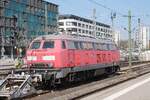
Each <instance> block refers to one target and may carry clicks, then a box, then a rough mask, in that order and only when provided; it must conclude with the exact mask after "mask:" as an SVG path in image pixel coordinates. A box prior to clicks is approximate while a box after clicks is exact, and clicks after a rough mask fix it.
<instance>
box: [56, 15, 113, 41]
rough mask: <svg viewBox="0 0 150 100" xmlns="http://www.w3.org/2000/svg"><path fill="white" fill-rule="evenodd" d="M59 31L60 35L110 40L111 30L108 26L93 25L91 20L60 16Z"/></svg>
mask: <svg viewBox="0 0 150 100" xmlns="http://www.w3.org/2000/svg"><path fill="white" fill-rule="evenodd" d="M59 30H60V31H61V32H62V33H63V32H64V33H68V34H76V35H80V36H90V37H97V38H101V39H105V38H107V39H112V29H111V27H110V25H107V24H103V23H100V22H95V24H94V21H93V20H90V19H86V18H83V17H79V16H76V15H60V16H59Z"/></svg>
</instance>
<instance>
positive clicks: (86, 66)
mask: <svg viewBox="0 0 150 100" xmlns="http://www.w3.org/2000/svg"><path fill="white" fill-rule="evenodd" d="M119 59H120V54H119V50H118V49H117V47H116V45H115V44H114V42H112V41H111V40H104V39H103V40H100V39H95V38H90V37H74V36H67V35H45V36H40V37H38V38H36V39H34V40H33V41H32V42H31V44H30V46H29V49H28V50H27V65H28V68H30V69H39V70H38V71H37V72H38V73H40V74H41V75H42V78H43V79H42V80H44V81H48V82H53V83H60V82H62V80H65V81H66V80H67V81H75V80H82V79H86V78H89V77H94V76H97V75H101V74H104V73H107V74H112V73H115V72H116V71H118V70H119Z"/></svg>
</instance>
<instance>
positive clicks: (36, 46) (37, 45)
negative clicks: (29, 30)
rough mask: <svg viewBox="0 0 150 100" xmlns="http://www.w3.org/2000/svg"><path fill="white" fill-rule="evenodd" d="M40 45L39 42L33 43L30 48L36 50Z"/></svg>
mask: <svg viewBox="0 0 150 100" xmlns="http://www.w3.org/2000/svg"><path fill="white" fill-rule="evenodd" d="M40 44H41V42H33V43H32V45H31V47H30V48H31V49H38V48H40Z"/></svg>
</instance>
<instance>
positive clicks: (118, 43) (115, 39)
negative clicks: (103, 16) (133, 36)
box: [114, 30, 120, 46]
mask: <svg viewBox="0 0 150 100" xmlns="http://www.w3.org/2000/svg"><path fill="white" fill-rule="evenodd" d="M114 41H115V43H116V45H117V46H119V45H120V31H119V30H114Z"/></svg>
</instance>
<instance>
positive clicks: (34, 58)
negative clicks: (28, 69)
mask: <svg viewBox="0 0 150 100" xmlns="http://www.w3.org/2000/svg"><path fill="white" fill-rule="evenodd" d="M27 60H29V61H35V60H37V57H36V56H27Z"/></svg>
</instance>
